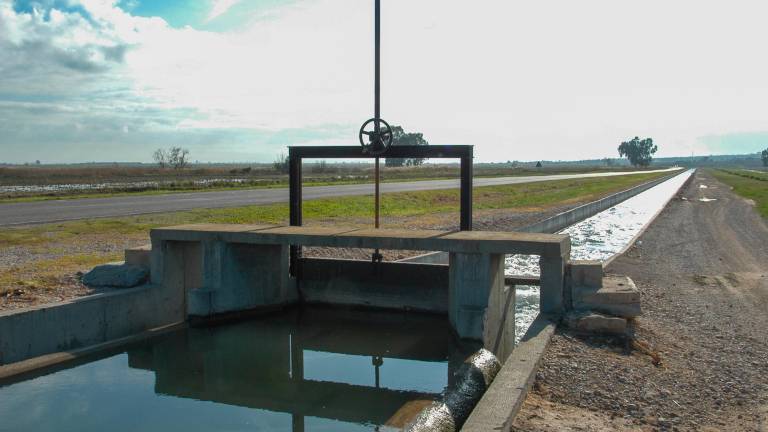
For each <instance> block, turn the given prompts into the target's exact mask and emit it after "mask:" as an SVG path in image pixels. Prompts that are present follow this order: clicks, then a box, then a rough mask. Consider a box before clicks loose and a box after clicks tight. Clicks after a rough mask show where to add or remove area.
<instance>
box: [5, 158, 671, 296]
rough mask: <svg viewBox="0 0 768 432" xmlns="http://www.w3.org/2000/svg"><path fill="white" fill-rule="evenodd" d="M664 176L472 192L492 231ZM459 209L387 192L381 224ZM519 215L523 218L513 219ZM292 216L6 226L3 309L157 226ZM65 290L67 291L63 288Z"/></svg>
mask: <svg viewBox="0 0 768 432" xmlns="http://www.w3.org/2000/svg"><path fill="white" fill-rule="evenodd" d="M664 175H667V173H647V174H635V175H629V176H616V177H606V178H587V179H573V180H558V181H546V182H537V183H524V184H515V185H506V186H490V187H478V188H475V190H474V209H475V211H474V212H475V221H476V224H478V225H479V222H483V224H485V226H487V227H490V228H492V229H508V228H509V225H505V223H507V224H508V223H509V222H506V221H509V220H512V219H513V216H515V215H532V217H539V216H540V215H542V214H547V212H549V213H552V212H557V211H560V210H561V209H563V208H568V207H569V206H570V207H572V206H574V205H577V204H579V203H583V202H587V201H592V200H594V199H597V198H599V197H601V196H605V195H607V194H610V193H613V192H617V191H620V190H624V189H627V188H629V187H631V186H634V185H636V184H640V183H643V182H645V181H648V180H650V179H653V178H658V177H661V176H664ZM458 208H459V191H458V190H441V191H423V192H406V193H392V194H384V195H383V197H382V221H383V222H382V225H383V227H387V226H390V227H392V226H399V227H400V226H408V227H422V228H436V227H441V228H448V229H455V227H456V226H457V225H458ZM372 218H373V197H371V196H354V197H344V198H333V199H319V200H310V201H306V202H305V203H304V220H305V223H306V224H336V225H354V226H370V225H371V224H372ZM520 220H525V219H524V218H523V219H518V220H515V221H513V223H517V222H519V221H520ZM287 221H288V207H287V204H271V205H261V206H248V207H240V208H230V209H210V210H195V211H187V212H176V213H166V214H153V215H144V216H133V217H122V218H110V219H93V220H84V221H75V222H66V223H57V224H48V225H38V226H29V227H19V228H6V229H4V230H2V231H0V308H2V307H3V297H2V296H3V295H5V299H6V300H5V301H6V302H8V301H11V300H13V301H14V303H15V304H26V303H24V302H26V301H27V300H24V299H28V300H29V301H30V302H34V301H36V299H37V298H42V299H44V300H45V299H48V301H51V300H53V301H55V300H57V299H59V298H67V297H68V296H71V295H72V293H75V294H76V295H82V294H83V293H85V291H84V289H83V287H82V286H81V285H80V284H79V281H78V277H77V273H78V272H83V271H87V270H88V269H90V268H91V267H93V266H94V265H96V264H100V263H104V262H109V261H114V260H117V259H120V257H121V254H122V250H123V249H124V248H126V247H130V246H136V245H140V244H144V243H146V242H147V241H148V233H149V230H150V229H151V228H153V227H158V226H167V225H175V224H182V223H205V222H207V223H274V224H287ZM500 221H501V222H500ZM534 221H535V220H531V221H530V222H534ZM62 287H64V288H66V289H64V290H63V291H62ZM16 300H18V301H16ZM22 300H24V301H23V302H21V301H22ZM19 302H21V303H19ZM16 307H19V306H16Z"/></svg>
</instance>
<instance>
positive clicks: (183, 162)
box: [168, 147, 189, 169]
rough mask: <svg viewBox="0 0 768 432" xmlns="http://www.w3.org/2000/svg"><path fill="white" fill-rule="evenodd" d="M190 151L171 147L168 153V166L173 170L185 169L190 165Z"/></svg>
mask: <svg viewBox="0 0 768 432" xmlns="http://www.w3.org/2000/svg"><path fill="white" fill-rule="evenodd" d="M188 156H189V150H187V149H185V148H181V147H171V149H170V150H169V151H168V164H169V165H170V166H172V167H173V169H184V168H186V167H187V165H189V159H188Z"/></svg>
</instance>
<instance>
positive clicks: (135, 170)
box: [0, 163, 631, 203]
mask: <svg viewBox="0 0 768 432" xmlns="http://www.w3.org/2000/svg"><path fill="white" fill-rule="evenodd" d="M246 169H247V171H243V169H224V168H190V169H185V170H181V171H176V170H160V169H158V168H149V167H143V168H139V167H115V168H112V167H94V168H67V167H62V168H49V167H13V168H3V167H0V186H3V185H11V186H20V185H28V186H44V185H55V184H109V183H115V184H114V185H113V186H111V187H109V188H105V189H93V190H83V189H75V190H67V189H61V190H54V191H14V192H4V193H0V202H1V203H13V202H31V201H45V200H56V199H79V198H106V197H112V196H121V195H157V194H167V193H185V192H195V191H222V190H234V189H238V190H239V189H261V188H276V187H287V185H288V178H287V175H285V174H281V173H279V172H276V171H274V170H273V169H271V168H268V167H263V166H261V167H256V168H255V169H250V168H246ZM628 169H631V168H629V167H624V166H618V167H606V166H555V167H544V168H528V167H515V166H511V165H510V166H507V165H502V164H499V165H495V164H479V165H476V166H475V169H474V175H475V177H500V176H523V175H550V174H564V173H585V172H598V171H621V170H628ZM458 175H459V167H458V165H456V164H444V165H436V164H430V165H428V166H419V167H401V168H386V167H382V181H383V182H397V181H405V180H409V181H413V180H438V179H452V178H457V177H458ZM304 177H305V179H304V185H305V186H326V185H340V184H361V183H371V182H372V181H373V168H372V166H371V165H370V164H336V165H329V166H328V168H327V169H323V170H322V171H319V170H317V169H316V167H315V165H313V164H311V163H307V164H305V166H304ZM207 179H218V180H219V181H218V182H215V183H205V184H201V183H199V182H200V181H202V180H207ZM146 182H158V184H142V183H146Z"/></svg>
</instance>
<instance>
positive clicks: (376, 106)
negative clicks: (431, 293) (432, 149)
mask: <svg viewBox="0 0 768 432" xmlns="http://www.w3.org/2000/svg"><path fill="white" fill-rule="evenodd" d="M373 15H374V67H373V70H374V78H373V81H374V84H373V118H374V119H375V120H374V122H373V125H374V128H375V131H376V137H377V139H379V140H380V139H381V137H380V136H379V132H380V129H379V119H381V104H380V97H381V73H380V64H381V61H380V60H381V0H375V1H374V13H373ZM374 184H375V192H374V196H375V199H374V201H375V202H374V206H375V209H374V217H375V220H374V227H375V228H377V229H378V228H379V204H380V197H379V193H380V191H379V158H376V166H375V168H374ZM373 261H374V262H378V261H381V253H380V252H379V249H376V251H375V252H374V254H373Z"/></svg>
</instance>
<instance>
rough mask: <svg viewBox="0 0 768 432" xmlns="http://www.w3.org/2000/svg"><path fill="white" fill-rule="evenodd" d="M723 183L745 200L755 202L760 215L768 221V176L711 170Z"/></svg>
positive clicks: (742, 171)
mask: <svg viewBox="0 0 768 432" xmlns="http://www.w3.org/2000/svg"><path fill="white" fill-rule="evenodd" d="M709 172H710V173H711V174H712V175H713V176H714V177H715V178H716V179H718V180H720V181H721V182H723V183H725V184H727V185H728V186H730V187H732V188H733V191H734V192H735V193H737V194H738V195H741V196H743V197H744V198H748V199H751V200H752V201H754V202H755V207H756V209H757V211H758V212H759V213H760V215H761V216H762V217H764V218H766V219H768V174H766V175H762V174H759V173H755V172H750V171H744V170H741V171H730V170H729V171H726V170H709Z"/></svg>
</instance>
